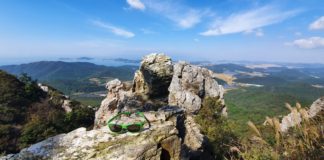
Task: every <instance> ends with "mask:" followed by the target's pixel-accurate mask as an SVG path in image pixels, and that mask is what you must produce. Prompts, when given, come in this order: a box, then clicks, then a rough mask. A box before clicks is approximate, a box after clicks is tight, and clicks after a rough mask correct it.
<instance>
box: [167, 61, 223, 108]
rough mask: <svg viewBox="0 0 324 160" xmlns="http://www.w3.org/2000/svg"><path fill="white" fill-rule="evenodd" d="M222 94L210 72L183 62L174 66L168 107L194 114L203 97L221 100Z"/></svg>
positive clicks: (221, 89) (199, 106)
mask: <svg viewBox="0 0 324 160" xmlns="http://www.w3.org/2000/svg"><path fill="white" fill-rule="evenodd" d="M223 94H224V89H223V87H222V86H220V85H218V83H217V81H216V80H215V76H214V73H213V72H212V71H210V70H208V69H206V68H201V67H198V66H194V65H190V64H187V63H185V62H179V63H177V64H175V65H174V74H173V78H172V81H171V84H170V87H169V105H172V106H179V107H182V108H184V109H185V110H186V111H188V112H191V113H196V112H198V111H199V109H200V108H201V105H202V101H203V99H204V97H207V96H208V97H220V98H221V99H223Z"/></svg>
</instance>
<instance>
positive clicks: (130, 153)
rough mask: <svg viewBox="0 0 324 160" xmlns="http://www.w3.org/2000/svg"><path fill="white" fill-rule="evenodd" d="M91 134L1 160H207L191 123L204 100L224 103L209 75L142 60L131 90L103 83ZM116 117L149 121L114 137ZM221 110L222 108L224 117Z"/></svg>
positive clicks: (162, 60) (157, 58) (61, 138)
mask: <svg viewBox="0 0 324 160" xmlns="http://www.w3.org/2000/svg"><path fill="white" fill-rule="evenodd" d="M107 89H108V95H107V97H106V99H104V100H103V101H102V104H101V106H100V108H99V109H98V111H97V112H96V115H95V116H96V118H95V127H94V128H95V129H94V130H91V131H86V130H85V129H84V128H79V129H77V130H74V131H72V132H70V133H67V134H61V135H57V136H55V137H51V138H49V139H47V140H44V141H42V142H39V143H37V144H34V145H32V146H30V147H28V148H25V149H23V150H22V151H21V152H20V153H18V154H14V155H7V156H6V157H2V158H0V159H211V158H212V155H211V153H209V151H208V149H207V148H206V143H207V139H206V138H205V137H204V135H202V134H201V133H200V130H199V126H198V125H197V124H196V123H195V121H194V120H193V119H194V118H193V117H194V116H195V114H196V113H197V112H198V111H199V109H200V108H201V105H202V101H203V100H204V99H205V98H206V97H218V98H219V100H221V101H222V103H224V101H223V88H222V86H220V85H218V83H217V82H216V80H215V77H214V73H213V72H211V71H209V70H207V69H204V68H201V67H198V66H194V65H190V64H187V63H184V62H179V63H176V64H173V63H172V60H171V59H170V58H169V57H167V56H165V55H163V54H150V55H147V56H145V57H144V58H143V60H142V62H141V66H140V69H139V70H138V71H137V72H136V74H135V76H134V80H133V84H132V85H129V84H126V83H123V82H121V81H119V80H118V79H116V80H113V81H110V82H108V83H107ZM121 111H142V112H143V113H144V115H145V116H146V118H147V119H148V120H149V122H150V125H148V124H146V125H145V129H144V131H142V132H140V133H137V134H130V133H125V134H114V133H111V132H110V131H109V129H108V127H107V124H106V123H107V120H108V119H109V118H111V117H112V116H113V115H115V114H116V113H118V112H121ZM225 111H226V108H223V112H224V114H226V112H225Z"/></svg>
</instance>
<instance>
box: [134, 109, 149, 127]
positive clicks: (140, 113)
mask: <svg viewBox="0 0 324 160" xmlns="http://www.w3.org/2000/svg"><path fill="white" fill-rule="evenodd" d="M137 113H138V114H139V115H141V116H142V117H143V118H144V119H145V120H146V122H147V123H148V125H149V127H150V128H151V122H150V121H149V120H148V119H147V118H146V116H145V115H144V114H143V113H142V112H137Z"/></svg>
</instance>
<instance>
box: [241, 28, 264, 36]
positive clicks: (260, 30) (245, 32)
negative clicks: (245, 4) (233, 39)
mask: <svg viewBox="0 0 324 160" xmlns="http://www.w3.org/2000/svg"><path fill="white" fill-rule="evenodd" d="M243 33H244V34H254V35H255V36H257V37H263V36H264V33H263V30H262V29H260V28H258V29H255V30H247V31H244V32H243Z"/></svg>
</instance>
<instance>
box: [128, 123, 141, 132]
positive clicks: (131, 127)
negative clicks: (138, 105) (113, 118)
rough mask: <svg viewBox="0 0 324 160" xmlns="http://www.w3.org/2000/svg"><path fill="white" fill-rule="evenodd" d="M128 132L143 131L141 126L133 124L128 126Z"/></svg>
mask: <svg viewBox="0 0 324 160" xmlns="http://www.w3.org/2000/svg"><path fill="white" fill-rule="evenodd" d="M127 130H128V131H129V132H139V131H140V130H141V126H140V125H138V124H132V125H129V126H127Z"/></svg>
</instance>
